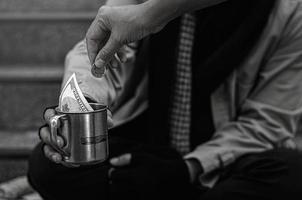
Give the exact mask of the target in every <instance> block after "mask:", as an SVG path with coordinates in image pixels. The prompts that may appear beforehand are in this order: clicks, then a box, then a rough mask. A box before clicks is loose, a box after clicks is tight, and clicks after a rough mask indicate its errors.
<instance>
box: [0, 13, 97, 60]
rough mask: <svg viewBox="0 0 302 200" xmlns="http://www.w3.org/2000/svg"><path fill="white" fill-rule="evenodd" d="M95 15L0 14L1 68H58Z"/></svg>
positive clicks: (82, 36) (84, 32)
mask: <svg viewBox="0 0 302 200" xmlns="http://www.w3.org/2000/svg"><path fill="white" fill-rule="evenodd" d="M94 16H95V13H90V12H83V13H80V12H75V13H66V12H62V13H30V14H28V13H27V14H24V13H23V14H12V13H1V12H0V27H1V31H0V44H1V45H0V52H1V54H0V65H1V64H2V65H3V64H11V65H14V64H20V63H22V64H45V63H47V64H61V63H63V62H64V58H65V56H66V53H67V52H68V51H69V50H70V49H71V48H72V47H73V46H74V45H75V44H76V43H77V42H78V41H80V40H81V39H83V38H84V37H85V34H86V31H87V29H88V27H89V25H90V24H91V21H92V20H93V18H94Z"/></svg>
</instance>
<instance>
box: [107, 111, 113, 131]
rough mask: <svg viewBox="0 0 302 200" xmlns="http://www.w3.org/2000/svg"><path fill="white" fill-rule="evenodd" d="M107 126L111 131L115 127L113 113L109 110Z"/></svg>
mask: <svg viewBox="0 0 302 200" xmlns="http://www.w3.org/2000/svg"><path fill="white" fill-rule="evenodd" d="M107 126H108V129H111V128H113V126H114V123H113V119H112V113H111V111H110V110H109V109H108V110H107Z"/></svg>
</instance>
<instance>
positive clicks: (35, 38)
mask: <svg viewBox="0 0 302 200" xmlns="http://www.w3.org/2000/svg"><path fill="white" fill-rule="evenodd" d="M103 2H104V0H0V95H1V101H0V182H3V181H6V180H9V179H11V178H14V177H17V176H21V175H24V174H26V170H27V158H28V156H29V154H30V152H31V150H32V149H33V147H34V146H35V145H36V144H37V143H38V141H39V139H38V135H37V132H38V128H39V126H41V125H42V124H43V121H42V112H43V110H44V108H45V107H47V106H53V105H57V104H58V96H59V90H60V84H61V79H62V76H63V67H64V59H65V55H66V54H67V52H68V51H69V50H70V49H71V48H72V47H73V46H74V45H75V44H76V43H77V42H78V41H80V40H81V39H83V38H84V36H85V33H86V30H87V28H88V27H89V25H90V23H91V21H92V19H93V18H94V16H95V14H96V12H97V10H98V8H99V7H100V6H101V5H102V4H103Z"/></svg>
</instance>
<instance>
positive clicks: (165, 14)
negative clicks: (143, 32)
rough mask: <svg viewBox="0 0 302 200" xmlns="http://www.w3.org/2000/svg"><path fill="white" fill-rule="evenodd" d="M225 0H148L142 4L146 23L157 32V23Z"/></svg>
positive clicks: (166, 21) (164, 22)
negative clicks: (144, 7)
mask: <svg viewBox="0 0 302 200" xmlns="http://www.w3.org/2000/svg"><path fill="white" fill-rule="evenodd" d="M225 1H227V0H165V1H162V0H148V1H145V2H144V4H145V5H146V6H147V7H148V9H147V11H146V12H145V16H147V17H145V19H146V22H145V23H146V24H149V26H150V28H151V29H153V30H155V32H157V31H158V30H159V29H156V28H154V27H156V26H157V25H158V24H161V25H166V24H167V23H168V22H170V21H171V20H173V19H175V18H177V17H179V16H181V15H182V14H184V13H188V12H194V11H196V10H200V9H203V8H207V7H210V6H214V5H216V4H219V3H222V2H225Z"/></svg>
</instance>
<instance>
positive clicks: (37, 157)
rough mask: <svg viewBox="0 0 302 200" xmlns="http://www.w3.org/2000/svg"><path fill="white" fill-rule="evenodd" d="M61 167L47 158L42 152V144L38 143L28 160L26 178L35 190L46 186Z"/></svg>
mask: <svg viewBox="0 0 302 200" xmlns="http://www.w3.org/2000/svg"><path fill="white" fill-rule="evenodd" d="M62 171H63V167H62V166H60V165H58V164H55V163H53V162H51V161H50V160H48V159H47V158H46V157H45V156H44V153H43V144H42V143H40V144H38V145H37V146H36V147H35V149H34V150H33V152H32V154H31V156H30V158H29V161H28V173H27V176H28V180H29V182H30V184H31V185H32V186H33V188H35V189H36V190H39V189H40V188H44V187H48V186H49V185H50V184H53V183H54V182H55V181H59V179H58V176H59V175H60V174H61V173H62Z"/></svg>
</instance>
